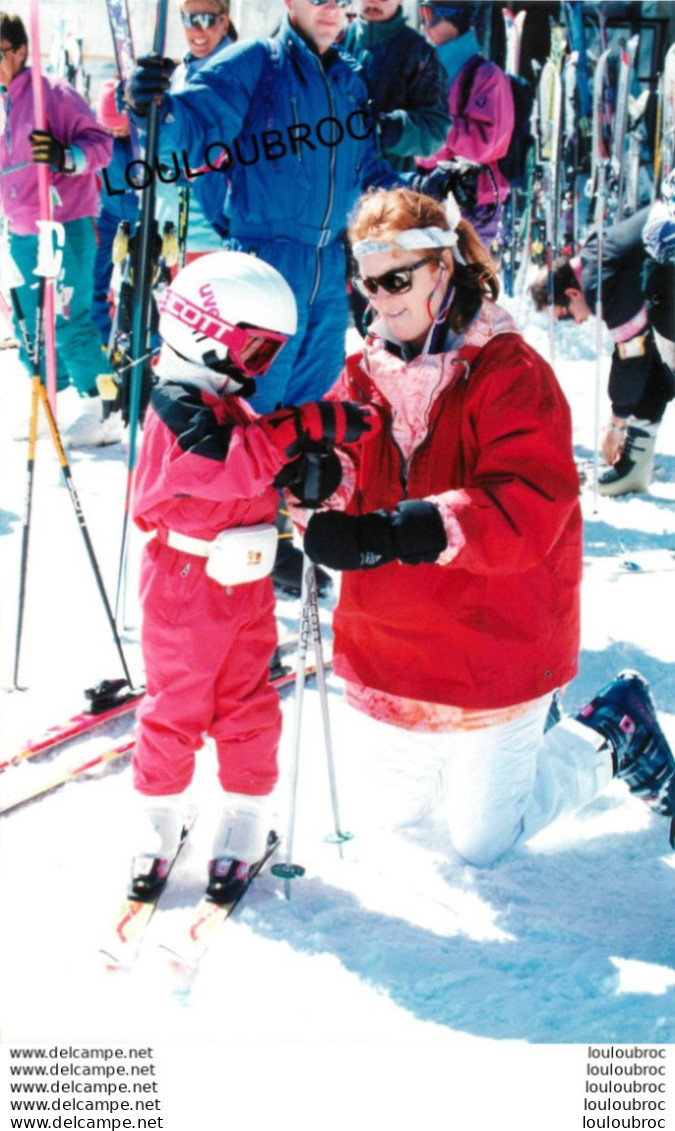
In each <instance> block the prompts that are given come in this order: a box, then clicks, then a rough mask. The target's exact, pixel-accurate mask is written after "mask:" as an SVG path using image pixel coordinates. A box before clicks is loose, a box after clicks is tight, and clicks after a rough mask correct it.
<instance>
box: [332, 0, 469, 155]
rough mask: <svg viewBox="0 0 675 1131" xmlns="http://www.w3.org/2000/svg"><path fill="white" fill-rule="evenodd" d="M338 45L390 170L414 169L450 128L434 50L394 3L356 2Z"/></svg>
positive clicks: (397, 0) (391, 0) (443, 80)
mask: <svg viewBox="0 0 675 1131" xmlns="http://www.w3.org/2000/svg"><path fill="white" fill-rule="evenodd" d="M341 47H342V48H343V49H344V50H345V51H347V52H348V53H349V54H350V55H352V56H353V57H354V58H355V59H356V60H357V61H358V62H359V63H360V64H361V66H362V67H363V71H364V74H365V76H366V81H367V83H368V90H369V92H370V97H371V101H372V106H373V110H374V112H375V115H376V123H377V133H378V138H379V141H380V144H381V147H382V152H383V154H384V156H385V157H386V158H387V160H388V161H389V163H390V164H391V165H392V166H393V167H394V168H395V169H414V167H415V161H414V158H415V157H416V156H417V155H419V156H421V157H428V156H429V155H430V154H432V153H434V152H435V151H436V150H437V149H438V147H439V146H440V145H442V144H443V142H444V141H445V137H446V134H447V132H448V128H449V126H450V121H449V119H448V85H447V80H446V78H445V72H444V71H443V68H442V67H441V65H440V63H439V61H438V56H437V54H436V49H435V48H434V47H433V46H432V44H430V43H428V42H427V40H426V39H425V38H424V36H422V35H420V33H419V32H418V31H416V30H415V28H412V27H411V26H410V24H409V23H408V22H407V18H406V13H405V11H404V8H403V5H402V4H401V2H400V0H360V5H359V12H358V15H357V17H356V19H355V20H353V22H352V23H351V24H350V26H349V28H348V29H347V32H346V34H345V36H344V39H342V40H341Z"/></svg>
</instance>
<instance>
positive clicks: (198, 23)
mask: <svg viewBox="0 0 675 1131" xmlns="http://www.w3.org/2000/svg"><path fill="white" fill-rule="evenodd" d="M222 18H223V13H222V12H183V13H182V19H183V26H184V27H198V28H201V30H202V31H208V30H209V28H212V27H215V26H216V24H217V23H218V21H219V20H222Z"/></svg>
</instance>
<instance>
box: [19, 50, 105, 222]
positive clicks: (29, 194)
mask: <svg viewBox="0 0 675 1131" xmlns="http://www.w3.org/2000/svg"><path fill="white" fill-rule="evenodd" d="M42 86H43V90H44V106H45V121H46V128H47V130H48V131H49V133H51V134H53V135H54V137H55V138H57V139H58V140H59V141H60V142H61V144H62V145H65V146H68V147H69V148H70V149H72V151H73V156H74V158H75V168H76V172H75V173H68V174H64V173H51V174H50V180H51V185H52V189H53V192H52V200H53V219H54V220H59V221H60V222H61V223H62V224H65V223H67V222H68V221H69V220H80V219H82V218H83V217H85V216H96V215H97V214H98V210H99V195H100V194H99V185H98V180H97V177H96V171H97V170H98V169H101V168H103V167H104V166H105V165H107V164H108V162H109V161H110V158H111V156H112V143H113V138H112V134H110V133H109V132H108V130H107V129H106V128H105V127H104V126H102V125H101V124H100V122H97V120H96V117H95V115H94V112H93V111H92V110H90V109H89V107H88V106H87V103H86V102H85V101H84V99H83V98H82V96H81V95H80V94H78V93H77V91H76V90H74V89H73V87H72V86H70V84H69V83H67V82H66V81H65V80H64V79H55V78H51V77H47V76H43V78H42ZM34 129H35V113H34V107H33V87H32V79H31V69H30V67H24V69H23V70H22V71H20V72H19V74H18V75H16V76H15V78H14V79H13V80H12V82H11V83H10V84H9V87H8V88H7V89H6V90H4V91H2V93H0V173H1V174H2V175H0V210H1V211H2V212H3V214H4V215H5V216H6V217H7V219H8V220H9V224H10V228H11V231H12V232H13V233H15V234H16V235H19V236H28V235H36V234H37V231H38V229H37V227H36V220H39V219H40V204H39V192H38V170H37V165H36V164H35V163H34V162H33V160H32V150H31V144H30V141H29V140H28V138H29V135H30V134H31V133H32V131H33V130H34ZM24 163H25V164H24ZM13 165H24V167H23V168H20V169H17V170H16V172H13V173H8V172H5V170H7V169H9V168H11V166H13Z"/></svg>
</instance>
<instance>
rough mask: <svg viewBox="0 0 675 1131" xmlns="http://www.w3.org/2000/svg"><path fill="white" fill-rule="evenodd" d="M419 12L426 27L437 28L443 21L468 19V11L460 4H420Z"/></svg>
mask: <svg viewBox="0 0 675 1131" xmlns="http://www.w3.org/2000/svg"><path fill="white" fill-rule="evenodd" d="M417 11H418V12H419V14H420V20H421V21H422V23H423V24H424V26H425V27H435V25H436V24H438V23H440V22H441V20H450V21H453V20H458V19H466V16H467V12H468V9H467V8H466V7H460V6H459V5H458V4H418V5H417Z"/></svg>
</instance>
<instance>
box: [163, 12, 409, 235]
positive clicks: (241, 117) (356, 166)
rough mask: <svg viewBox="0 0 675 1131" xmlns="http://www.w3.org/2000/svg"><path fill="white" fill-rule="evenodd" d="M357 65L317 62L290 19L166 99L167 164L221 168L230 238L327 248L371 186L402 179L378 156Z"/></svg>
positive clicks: (328, 56)
mask: <svg viewBox="0 0 675 1131" xmlns="http://www.w3.org/2000/svg"><path fill="white" fill-rule="evenodd" d="M367 103H368V92H367V88H366V85H365V82H364V81H363V78H362V77H361V74H360V72H359V67H358V64H357V63H356V62H355V61H354V60H353V59H351V58H350V57H349V56H342V55H341V54H340V52H339V51H338V50H337V49H335V48H331V49H329V50H328V51H327V52H326V53H325V54H324V55H321V56H319V55H318V54H316V53H315V52H314V51H312V50H311V48H310V47H309V46H308V44H307V43H306V42H305V41H304V40H303V39H302V38H301V36H300V35H298V34H297V33H296V31H295V30H294V29H293V27H292V26H291V24H290V22H289V19H288V16H286V17H285V18H284V20H283V21H282V24H281V27H280V29H279V31H278V32H277V34H276V35H275V36H273V37H272V38H270V39H268V40H254V41H250V40H249V41H246V42H238V43H236V44H234V45H233V46H232V47H230V48H228V50H227V51H225V52H224V53H223V54H221V55H220V56H219V59H218V60H217V61H215V62H213V63H210V64H209V65H208V66H205V67H202V68H201V69H200V70H199V72H198V73H197V74H196V75H194V76H193V77H192V78H191V80H190V83H189V84H188V85H187V86H186V87H185V89H183V90H182V91H180V92H177V93H175V94H172V93H168V94H166V95H165V97H164V99H163V101H162V106H161V116H160V121H161V125H160V131H159V137H160V150H159V157H160V160H161V161H162V162H164V163H165V164H167V165H169V166H171V165H172V164H173V162H174V161H178V162H179V163H184V162H185V161H187V162H188V163H189V166H190V167H191V169H193V170H194V169H202V168H204V167H206V168H208V169H212V168H214V167H221V168H222V171H223V175H226V176H227V178H228V180H229V186H228V191H227V195H226V199H225V204H224V212H225V216H226V219H227V225H228V229H229V233H230V235H231V236H232V237H235V238H236V237H242V238H246V239H249V240H250V239H256V238H260V239H265V240H275V239H281V240H288V239H292V240H294V241H297V242H299V243H303V244H306V245H309V246H313V247H324V246H326V245H327V244H329V243H332V242H334V241H335V240H337V239H339V238H340V237H341V236H342V235H343V233H344V231H345V228H346V223H347V216H348V214H349V212H350V210H351V208H352V206H353V205H354V203H355V202H356V200H357V198H358V197H359V196H360V194H361V193H362V192H363V191H364V189H366V188H367V187H369V186H370V185H382V186H383V187H386V188H390V187H393V186H394V185H397V184H400V183H401V178H400V177H399V176H398V175H397V174H396V173H395V172H394V170H393V169H392V168H391V166H390V165H389V164H388V163H387V162H386V161H385V160H384V159H383V158H382V157H380V156H379V154H378V152H377V149H376V144H375V140H374V129H373V123H372V121H371V119H370V115H369V113H368V107H367Z"/></svg>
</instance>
